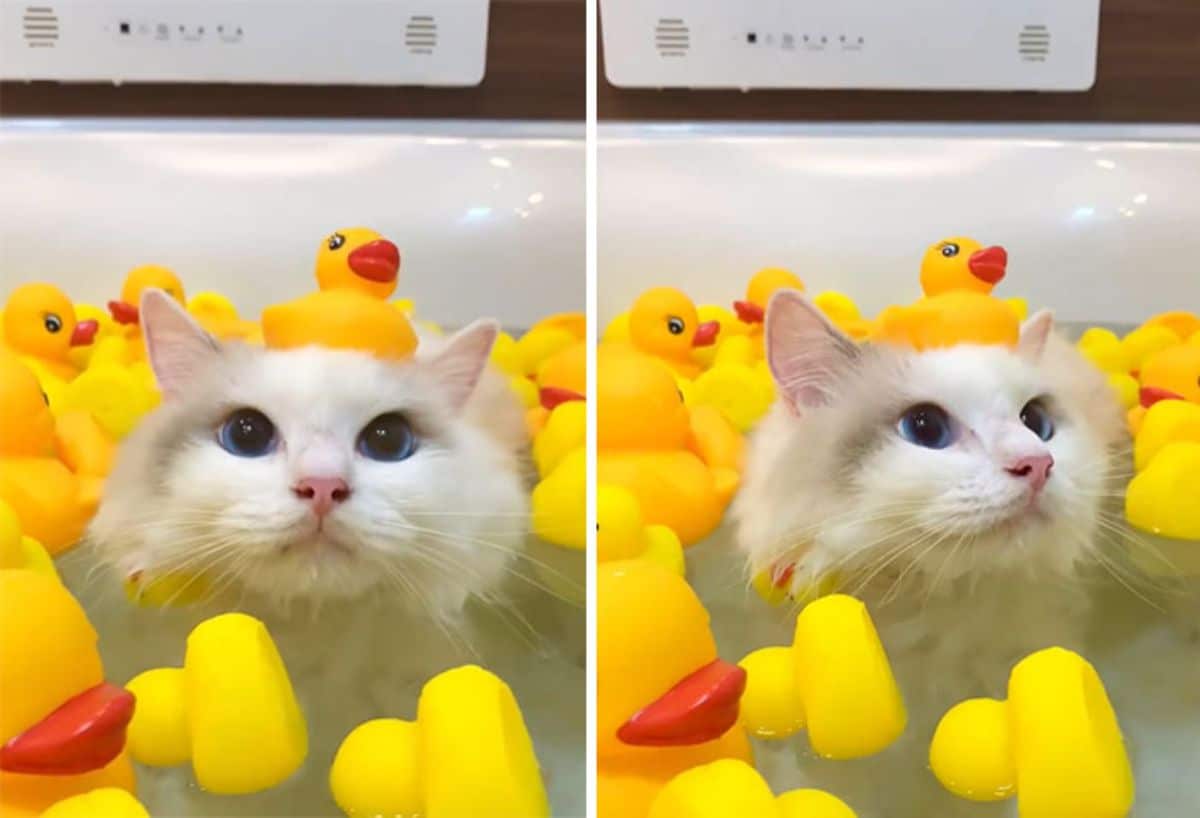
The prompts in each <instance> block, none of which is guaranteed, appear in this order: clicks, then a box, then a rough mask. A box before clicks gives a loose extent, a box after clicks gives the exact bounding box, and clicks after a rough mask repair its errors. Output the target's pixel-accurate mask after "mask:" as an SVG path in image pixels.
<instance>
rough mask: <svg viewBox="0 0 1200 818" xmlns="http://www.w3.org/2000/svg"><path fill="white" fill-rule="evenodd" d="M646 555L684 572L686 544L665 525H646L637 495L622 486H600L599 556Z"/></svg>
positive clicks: (609, 558) (627, 557)
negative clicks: (684, 549) (684, 546)
mask: <svg viewBox="0 0 1200 818" xmlns="http://www.w3.org/2000/svg"><path fill="white" fill-rule="evenodd" d="M632 559H645V560H650V561H651V562H657V563H658V564H659V565H661V566H663V567H664V568H669V569H670V570H672V571H674V572H675V573H676V574H679V575H680V576H682V575H683V573H684V570H685V568H686V565H685V564H684V558H683V545H682V544H681V543H680V542H679V537H678V536H677V535H676V534H675V532H674V531H672V530H671V529H669V528H667V527H666V526H665V525H646V521H645V518H644V517H642V509H641V508H640V507H639V506H638V501H637V498H636V497H634V496H633V495H632V494H631V493H629V492H628V491H627V490H625V489H623V488H621V487H620V486H606V485H599V486H597V487H596V560H597V561H598V562H611V561H613V560H632Z"/></svg>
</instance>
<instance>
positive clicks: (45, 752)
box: [0, 682, 134, 775]
mask: <svg viewBox="0 0 1200 818" xmlns="http://www.w3.org/2000/svg"><path fill="white" fill-rule="evenodd" d="M133 708H134V699H133V694H132V693H130V692H129V691H128V690H126V689H124V688H122V687H117V686H116V685H112V684H109V683H107V682H103V683H101V684H98V685H96V686H95V687H93V688H91V689H90V690H85V691H84V692H82V693H80V694H79V695H78V696H76V697H75V698H73V699H71V700H70V701H68V702H67V703H66V704H64V705H63V706H61V707H59V708H58V709H57V710H55V711H54V712H53V713H51V714H50V715H49V716H47V717H46V718H44V719H42V720H41V721H39V722H38V723H37V724H35V725H33V726H32V727H30V728H29V729H28V730H26V731H25V732H24V733H21V734H20V735H19V736H15V737H13V738H12V739H10V740H9V741H8V743H7V744H5V745H4V746H3V747H0V770H4V771H5V772H10V773H25V774H28V775H80V774H82V773H87V772H91V771H93V770H99V769H101V768H103V767H106V766H108V764H109V763H110V762H111V761H112V760H113V759H115V758H116V757H117V756H119V755H120V754H121V750H123V749H124V748H125V728H126V727H127V726H128V725H129V722H130V720H131V719H132V718H133Z"/></svg>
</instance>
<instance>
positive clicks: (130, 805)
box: [41, 787, 150, 818]
mask: <svg viewBox="0 0 1200 818" xmlns="http://www.w3.org/2000/svg"><path fill="white" fill-rule="evenodd" d="M41 818H150V813H148V812H146V808H145V807H143V806H142V804H141V802H140V801H138V800H137V799H136V798H134V797H133V796H132V795H130V794H129V793H128V792H126V791H125V790H122V789H117V788H116V787H101V788H100V789H97V790H92V791H91V792H85V793H83V794H82V795H75V796H72V797H70V798H66V799H64V800H62V801H59V802H58V803H57V804H55V805H54V806H52V807H50V809H48V810H46V811H45V812H43V813H42V815H41Z"/></svg>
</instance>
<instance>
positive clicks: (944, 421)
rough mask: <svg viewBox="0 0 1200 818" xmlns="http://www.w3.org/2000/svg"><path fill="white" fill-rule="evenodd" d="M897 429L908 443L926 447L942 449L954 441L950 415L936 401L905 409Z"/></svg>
mask: <svg viewBox="0 0 1200 818" xmlns="http://www.w3.org/2000/svg"><path fill="white" fill-rule="evenodd" d="M897 430H898V431H899V432H900V436H901V437H902V438H904V439H905V440H907V441H908V442H909V443H912V444H914V445H917V446H922V447H924V448H926V449H944V448H946V447H947V446H949V445H950V444H951V443H952V442H954V426H953V424H952V423H951V421H950V415H948V414H947V413H946V410H945V409H943V408H942V407H940V406H938V405H937V404H936V403H918V404H917V405H916V406H913V407H911V408H909V409H907V410H905V412H904V414H903V415H901V416H900V423H899V424H898V425H897Z"/></svg>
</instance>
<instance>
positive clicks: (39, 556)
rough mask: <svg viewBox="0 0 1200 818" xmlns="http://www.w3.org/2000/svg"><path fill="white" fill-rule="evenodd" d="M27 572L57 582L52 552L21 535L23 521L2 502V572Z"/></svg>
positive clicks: (0, 513) (0, 512) (0, 530)
mask: <svg viewBox="0 0 1200 818" xmlns="http://www.w3.org/2000/svg"><path fill="white" fill-rule="evenodd" d="M16 570H26V571H33V572H34V573H37V574H42V575H43V576H47V577H50V578H51V579H54V580H57V579H58V578H59V577H58V570H57V569H56V568H55V567H54V560H53V559H52V558H51V557H50V552H49V551H47V550H46V549H45V547H44V546H43V545H42V544H41V543H40V542H38V541H37V540H35V539H34V538H33V537H27V536H25V535H24V534H22V533H21V521H20V520H19V519H17V513H16V512H15V511H13V510H12V507H11V506H9V505H8V503H6V502H4V501H3V500H0V571H16Z"/></svg>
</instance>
